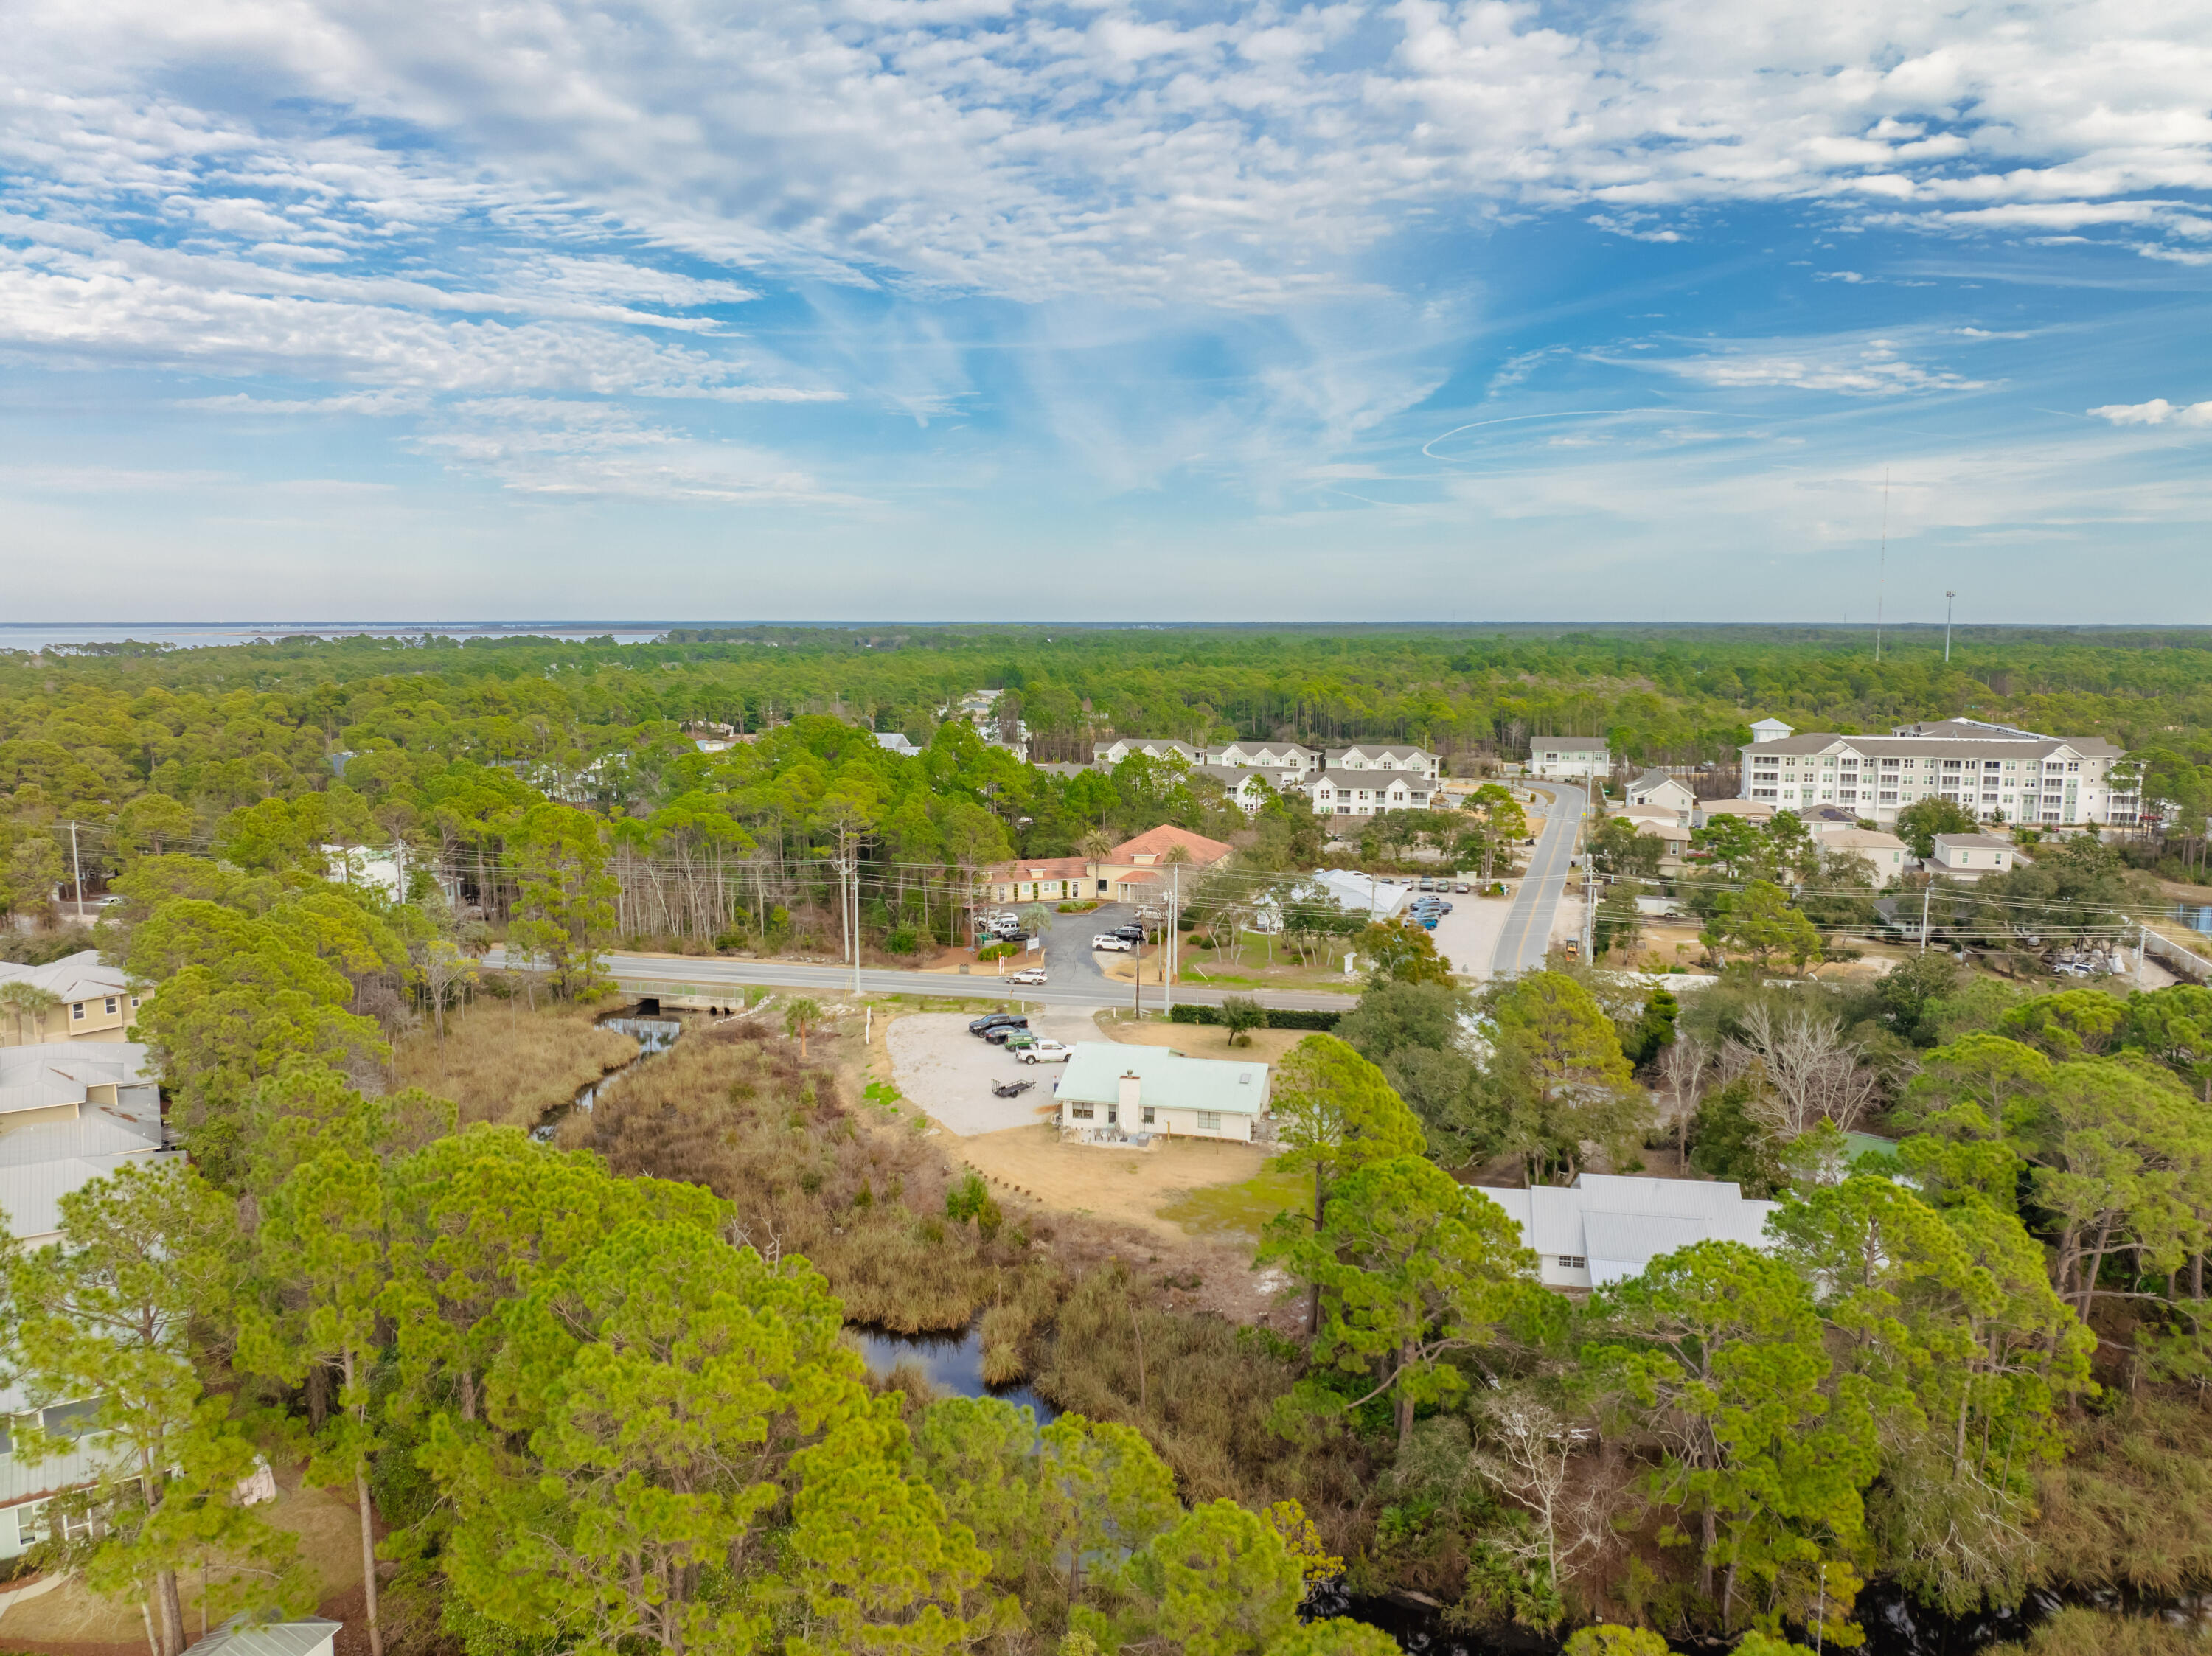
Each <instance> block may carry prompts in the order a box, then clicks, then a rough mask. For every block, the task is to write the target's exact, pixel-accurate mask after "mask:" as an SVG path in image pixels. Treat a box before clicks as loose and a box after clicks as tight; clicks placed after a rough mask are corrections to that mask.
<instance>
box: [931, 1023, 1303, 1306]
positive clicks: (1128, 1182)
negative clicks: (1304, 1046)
mask: <svg viewBox="0 0 2212 1656" xmlns="http://www.w3.org/2000/svg"><path fill="white" fill-rule="evenodd" d="M1278 1033H1285V1034H1286V1033H1289V1032H1288V1031H1280V1032H1278ZM955 1154H957V1156H959V1157H960V1158H961V1159H962V1160H963V1161H964V1162H967V1163H968V1165H969V1166H970V1167H972V1168H975V1171H976V1172H978V1173H980V1174H982V1175H983V1176H984V1177H985V1178H986V1179H987V1180H991V1181H992V1183H993V1184H994V1186H998V1187H1000V1188H1001V1189H1002V1190H1011V1191H1012V1192H1015V1193H1016V1194H1018V1195H1021V1196H1025V1197H1027V1198H1030V1200H1032V1201H1034V1202H1036V1203H1038V1204H1041V1205H1042V1206H1045V1207H1048V1208H1052V1209H1054V1210H1058V1211H1060V1212H1063V1213H1073V1214H1080V1215H1086V1216H1091V1217H1093V1218H1097V1219H1103V1220H1106V1221H1108V1222H1112V1223H1115V1224H1119V1225H1125V1226H1127V1227H1128V1228H1130V1229H1131V1230H1133V1231H1135V1232H1138V1233H1140V1234H1143V1235H1144V1236H1146V1237H1147V1238H1148V1239H1151V1240H1152V1241H1153V1242H1154V1243H1155V1245H1156V1246H1157V1247H1158V1250H1159V1252H1158V1253H1155V1254H1152V1256H1150V1258H1149V1259H1146V1260H1144V1261H1142V1263H1146V1264H1154V1263H1158V1262H1160V1261H1161V1260H1162V1259H1171V1260H1173V1261H1175V1262H1176V1264H1177V1265H1180V1266H1182V1267H1184V1268H1187V1269H1188V1270H1190V1271H1193V1272H1194V1273H1195V1274H1196V1275H1197V1276H1198V1277H1199V1278H1200V1286H1199V1287H1197V1288H1194V1289H1191V1290H1189V1292H1190V1295H1191V1301H1190V1302H1191V1303H1192V1304H1194V1305H1195V1306H1200V1307H1203V1308H1204V1309H1206V1310H1210V1311H1214V1312H1218V1313H1219V1314H1221V1315H1222V1316H1225V1317H1228V1318H1231V1319H1234V1320H1236V1321H1238V1322H1255V1321H1258V1320H1261V1319H1262V1318H1264V1317H1267V1315H1269V1314H1270V1313H1272V1312H1273V1311H1274V1310H1276V1309H1277V1307H1276V1306H1275V1299H1276V1295H1277V1293H1278V1291H1279V1289H1280V1287H1281V1283H1280V1281H1279V1279H1277V1278H1274V1277H1269V1276H1267V1275H1264V1274H1261V1273H1255V1271H1253V1269H1252V1244H1251V1242H1250V1241H1249V1240H1248V1239H1246V1238H1244V1237H1241V1236H1231V1235H1209V1236H1193V1235H1192V1234H1189V1233H1188V1232H1187V1231H1185V1230H1184V1229H1183V1228H1182V1226H1180V1225H1178V1224H1176V1223H1174V1222H1172V1221H1170V1220H1167V1219H1163V1218H1161V1217H1160V1215H1159V1210H1160V1209H1161V1208H1163V1207H1164V1206H1165V1205H1167V1204H1169V1203H1170V1202H1172V1201H1173V1200H1174V1199H1175V1198H1176V1197H1178V1196H1181V1195H1183V1194H1184V1193H1185V1192H1188V1191H1192V1190H1195V1189H1198V1188H1200V1187H1202V1186H1207V1185H1225V1184H1236V1183H1239V1182H1241V1181H1243V1180H1247V1179H1249V1178H1251V1177H1252V1176H1253V1175H1254V1174H1257V1173H1258V1172H1260V1170H1261V1168H1262V1167H1264V1166H1265V1165H1266V1162H1267V1152H1266V1151H1265V1150H1264V1149H1260V1148H1258V1147H1255V1146H1254V1145H1250V1144H1232V1143H1227V1142H1225V1141H1224V1140H1219V1139H1204V1138H1169V1139H1163V1140H1160V1141H1158V1143H1157V1146H1156V1148H1154V1149H1150V1150H1143V1151H1138V1150H1126V1149H1110V1148H1107V1147H1103V1146H1094V1145H1088V1144H1063V1143H1060V1131H1059V1129H1058V1128H1056V1127H1053V1126H1051V1125H1043V1126H1035V1127H1012V1128H1009V1129H1007V1130H1006V1131H1004V1132H994V1133H984V1134H981V1135H980V1136H979V1137H974V1138H964V1139H963V1140H961V1141H960V1143H959V1145H958V1147H957V1150H956V1151H955Z"/></svg>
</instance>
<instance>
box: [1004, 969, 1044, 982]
mask: <svg viewBox="0 0 2212 1656" xmlns="http://www.w3.org/2000/svg"><path fill="white" fill-rule="evenodd" d="M1006 981H1007V982H1008V983H1042V982H1043V981H1044V968H1042V966H1024V968H1022V969H1021V970H1020V971H1018V972H1009V973H1007V974H1006Z"/></svg>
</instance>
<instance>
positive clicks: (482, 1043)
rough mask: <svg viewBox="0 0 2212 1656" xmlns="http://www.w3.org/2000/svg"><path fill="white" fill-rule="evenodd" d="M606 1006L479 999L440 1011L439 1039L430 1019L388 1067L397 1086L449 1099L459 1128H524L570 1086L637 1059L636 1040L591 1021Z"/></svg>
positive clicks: (572, 1090)
mask: <svg viewBox="0 0 2212 1656" xmlns="http://www.w3.org/2000/svg"><path fill="white" fill-rule="evenodd" d="M605 1010H607V1009H606V1007H605V1006H604V1005H603V1006H555V1007H546V1008H543V1009H540V1010H537V1011H534V1012H533V1011H531V1010H527V1009H526V1008H525V1007H523V1006H521V1005H520V1004H515V1003H513V1002H509V1003H507V1004H504V1005H502V1004H500V1003H498V1002H496V1001H477V1003H475V1004H473V1005H470V1006H465V1007H462V1008H459V1009H458V1010H453V1011H449V1012H447V1014H446V1038H445V1040H444V1041H443V1042H442V1043H441V1041H440V1040H439V1039H438V1035H437V1032H436V1030H435V1029H434V1028H431V1027H430V1026H428V1024H426V1025H424V1027H423V1028H421V1029H419V1030H417V1031H416V1033H415V1034H411V1035H409V1036H408V1037H407V1038H406V1039H405V1040H402V1041H400V1042H399V1043H398V1045H397V1046H395V1047H394V1049H393V1052H392V1065H393V1067H394V1068H395V1069H396V1070H397V1071H398V1083H399V1085H401V1086H402V1087H421V1088H423V1089H427V1090H428V1091H430V1092H433V1093H435V1094H437V1095H438V1096H440V1097H441V1098H450V1099H452V1100H453V1101H454V1103H455V1104H456V1105H458V1106H459V1109H460V1125H462V1126H464V1127H465V1126H468V1125H470V1124H471V1123H472V1122H477V1121H491V1122H497V1123H501V1124H502V1125H509V1126H517V1127H526V1126H529V1125H532V1123H534V1122H536V1121H538V1119H541V1118H542V1117H543V1116H544V1114H545V1113H547V1112H548V1111H550V1110H556V1109H559V1108H560V1107H562V1105H565V1104H567V1103H568V1102H569V1101H571V1100H572V1099H574V1097H575V1096H576V1089H578V1088H580V1087H582V1086H584V1085H586V1083H591V1082H594V1081H597V1080H598V1079H599V1077H601V1076H603V1075H605V1073H606V1072H607V1071H610V1070H614V1069H619V1068H620V1067H621V1066H622V1065H625V1064H627V1063H629V1061H630V1059H634V1058H635V1057H636V1056H637V1042H636V1041H635V1040H632V1039H630V1037H629V1036H628V1035H626V1034H622V1033H621V1032H620V1031H619V1030H615V1029H602V1028H599V1026H598V1025H597V1024H596V1023H594V1022H592V1020H593V1019H594V1018H595V1017H597V1016H599V1014H600V1013H601V1012H603V1011H605Z"/></svg>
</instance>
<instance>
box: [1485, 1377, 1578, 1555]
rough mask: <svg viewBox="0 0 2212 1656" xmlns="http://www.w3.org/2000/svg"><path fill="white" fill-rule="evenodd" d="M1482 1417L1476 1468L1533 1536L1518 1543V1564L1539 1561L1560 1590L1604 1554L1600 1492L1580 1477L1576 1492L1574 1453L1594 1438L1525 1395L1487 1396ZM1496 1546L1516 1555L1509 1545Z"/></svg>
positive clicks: (1502, 1393)
mask: <svg viewBox="0 0 2212 1656" xmlns="http://www.w3.org/2000/svg"><path fill="white" fill-rule="evenodd" d="M1480 1417H1481V1423H1482V1428H1483V1436H1484V1439H1485V1441H1484V1444H1483V1447H1480V1448H1479V1449H1477V1450H1476V1451H1475V1453H1474V1469H1475V1471H1478V1472H1480V1474H1481V1475H1482V1477H1484V1478H1485V1479H1486V1481H1487V1482H1489V1483H1492V1484H1494V1485H1496V1486H1497V1488H1498V1489H1500V1490H1502V1491H1504V1493H1505V1494H1506V1495H1510V1496H1512V1497H1513V1499H1514V1500H1516V1501H1519V1502H1520V1503H1521V1504H1522V1506H1523V1507H1526V1508H1528V1514H1529V1516H1530V1517H1531V1518H1533V1519H1534V1520H1535V1533H1534V1535H1533V1536H1531V1537H1530V1538H1529V1539H1528V1542H1526V1543H1524V1544H1522V1545H1523V1546H1524V1547H1525V1548H1526V1549H1527V1553H1526V1556H1524V1560H1523V1562H1528V1563H1534V1562H1539V1561H1541V1562H1542V1563H1543V1565H1544V1567H1545V1569H1546V1570H1547V1572H1548V1574H1549V1575H1550V1578H1551V1581H1552V1585H1553V1586H1554V1587H1557V1586H1559V1583H1560V1581H1561V1580H1563V1579H1564V1578H1565V1574H1566V1573H1567V1572H1568V1571H1570V1570H1571V1569H1572V1568H1574V1567H1575V1565H1576V1564H1577V1563H1578V1562H1580V1561H1581V1559H1582V1558H1583V1555H1584V1554H1586V1553H1595V1552H1598V1551H1600V1550H1602V1549H1603V1547H1604V1545H1605V1543H1606V1538H1607V1536H1608V1535H1609V1534H1610V1533H1611V1532H1610V1529H1609V1527H1608V1526H1607V1522H1606V1520H1607V1513H1606V1511H1605V1505H1604V1501H1603V1499H1602V1496H1601V1495H1600V1494H1598V1493H1597V1489H1598V1487H1599V1486H1597V1485H1595V1484H1594V1483H1592V1481H1591V1480H1588V1479H1584V1480H1581V1482H1582V1483H1583V1489H1582V1491H1581V1493H1579V1494H1577V1493H1576V1492H1575V1491H1574V1488H1573V1486H1574V1485H1575V1484H1576V1483H1577V1478H1576V1476H1575V1473H1576V1470H1577V1469H1576V1466H1575V1452H1576V1449H1577V1447H1578V1446H1579V1445H1581V1444H1583V1443H1587V1442H1595V1436H1596V1435H1595V1433H1594V1432H1591V1431H1590V1430H1589V1429H1587V1428H1583V1427H1579V1426H1577V1425H1576V1424H1575V1423H1573V1422H1570V1421H1569V1420H1568V1419H1567V1418H1566V1417H1565V1416H1563V1415H1561V1414H1560V1413H1559V1411H1558V1410H1555V1409H1553V1407H1552V1406H1551V1405H1550V1404H1547V1403H1545V1402H1544V1401H1542V1400H1541V1398H1535V1397H1532V1396H1530V1395H1529V1394H1528V1393H1527V1392H1519V1391H1506V1392H1498V1393H1497V1394H1495V1395H1494V1396H1492V1397H1491V1398H1486V1400H1485V1401H1484V1403H1483V1404H1482V1407H1481V1410H1480ZM1493 1539H1496V1538H1493ZM1499 1544H1501V1545H1502V1546H1504V1550H1507V1551H1509V1552H1514V1551H1519V1550H1521V1549H1520V1548H1516V1546H1514V1544H1512V1543H1511V1542H1510V1541H1503V1540H1501V1541H1499Z"/></svg>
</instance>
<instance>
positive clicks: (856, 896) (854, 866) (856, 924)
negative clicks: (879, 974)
mask: <svg viewBox="0 0 2212 1656" xmlns="http://www.w3.org/2000/svg"><path fill="white" fill-rule="evenodd" d="M848 866H849V867H850V869H851V870H852V876H853V998H854V1000H858V999H860V858H859V856H858V855H857V854H856V855H854V857H853V858H851V859H850V861H849V864H848Z"/></svg>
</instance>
